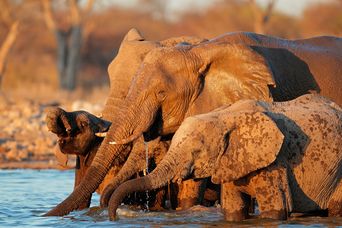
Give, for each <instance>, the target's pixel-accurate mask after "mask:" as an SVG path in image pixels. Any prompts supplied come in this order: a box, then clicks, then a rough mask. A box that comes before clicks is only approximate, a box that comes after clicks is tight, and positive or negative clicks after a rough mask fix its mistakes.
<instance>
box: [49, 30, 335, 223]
mask: <svg viewBox="0 0 342 228" xmlns="http://www.w3.org/2000/svg"><path fill="white" fill-rule="evenodd" d="M108 73H109V78H110V94H109V97H108V99H107V102H106V104H105V107H104V110H103V112H102V117H101V118H100V117H96V116H94V115H92V114H90V113H88V112H85V111H75V112H67V111H65V110H63V109H61V108H57V107H51V108H49V109H47V111H46V112H47V117H46V122H47V126H48V128H49V130H50V131H52V132H53V133H55V134H56V135H57V136H58V146H59V151H57V158H58V159H59V160H60V162H61V163H66V161H67V155H69V154H74V155H76V156H77V164H76V171H75V187H74V190H73V192H72V193H71V194H70V195H69V196H68V197H67V198H66V199H65V200H64V201H63V202H61V203H60V204H58V205H57V206H56V207H55V208H53V209H51V210H50V211H49V212H47V213H46V214H45V215H46V216H62V215H66V214H68V213H70V212H71V211H73V210H80V209H84V208H86V207H89V205H90V200H91V196H92V193H93V192H95V191H97V192H98V193H100V194H101V198H100V204H101V206H102V207H108V211H109V217H110V219H116V209H117V208H118V206H119V205H120V204H121V203H122V202H123V201H124V200H125V199H126V201H127V198H125V197H126V196H127V195H128V194H130V193H135V192H144V191H146V190H155V192H156V194H155V200H154V202H153V205H152V206H153V208H156V209H157V208H162V207H167V205H166V204H165V195H167V194H166V192H167V193H168V195H169V200H171V198H172V199H173V200H172V202H171V207H172V208H173V209H175V208H180V209H186V208H189V207H191V206H193V205H195V204H198V203H203V202H204V200H205V198H206V197H207V196H208V194H207V193H208V192H211V193H212V195H213V196H212V197H209V198H211V199H210V200H212V201H215V199H216V197H217V196H219V195H220V204H221V207H222V211H223V214H224V217H225V219H226V220H227V221H240V220H243V219H246V218H248V212H249V211H251V209H253V208H250V207H251V204H250V200H251V198H255V199H256V201H257V203H258V206H259V211H260V217H263V218H273V219H287V217H288V216H290V215H291V213H292V212H301V213H311V212H317V211H319V212H322V213H324V214H326V213H327V214H328V215H329V216H342V184H341V176H342V164H341V158H342V109H341V107H340V106H341V105H342V90H341V88H342V38H337V37H328V36H322V37H314V38H309V39H302V40H285V39H280V38H276V37H271V36H264V35H259V34H255V33H248V32H236V33H228V34H224V35H221V36H219V37H217V38H214V39H211V40H207V39H201V38H197V37H176V38H170V39H167V40H163V41H147V40H145V38H144V37H143V36H142V35H141V34H140V33H139V31H137V30H136V29H131V30H130V31H129V32H128V33H127V34H126V36H125V38H124V39H123V41H122V43H121V46H120V49H119V52H118V54H117V56H116V57H115V58H114V60H113V61H112V62H111V64H110V65H109V68H108ZM146 148H148V150H147V151H148V158H149V161H153V163H154V164H155V169H153V170H152V169H151V167H147V169H149V168H150V169H151V170H150V171H151V172H149V173H147V175H145V176H143V177H139V178H133V179H132V177H133V176H134V175H136V173H139V172H141V171H143V170H144V169H146V156H147V155H146ZM149 163H152V162H149ZM209 182H210V183H211V184H215V185H216V186H220V189H219V190H220V191H213V190H211V191H210V189H209V186H208V183H209ZM168 183H174V184H172V186H175V187H174V189H173V190H174V191H172V189H171V191H170V188H167V187H166V186H168ZM171 193H172V194H173V195H172V194H171ZM171 196H172V197H171ZM207 198H208V197H207Z"/></svg>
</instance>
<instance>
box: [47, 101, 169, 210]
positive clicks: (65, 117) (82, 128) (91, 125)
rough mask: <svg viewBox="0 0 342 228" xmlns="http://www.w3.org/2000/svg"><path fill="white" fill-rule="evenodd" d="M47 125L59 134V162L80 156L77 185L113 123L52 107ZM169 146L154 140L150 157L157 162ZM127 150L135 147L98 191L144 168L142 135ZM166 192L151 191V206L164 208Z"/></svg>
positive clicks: (65, 161) (82, 206) (84, 203)
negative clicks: (163, 200) (72, 156)
mask: <svg viewBox="0 0 342 228" xmlns="http://www.w3.org/2000/svg"><path fill="white" fill-rule="evenodd" d="M46 124H47V127H48V129H49V130H50V131H51V132H53V133H55V134H56V135H57V136H58V140H57V142H58V145H57V146H58V147H57V148H56V152H55V155H56V157H57V160H58V162H59V163H60V164H61V165H62V166H65V165H66V164H67V161H68V155H76V156H77V158H76V170H75V187H76V186H78V185H79V183H80V182H81V181H82V179H83V177H84V175H85V173H86V171H87V170H88V168H89V166H90V165H91V163H92V161H93V158H94V157H95V155H96V153H97V149H98V147H99V146H100V145H101V143H102V141H103V136H104V135H105V134H106V132H107V131H108V129H109V127H110V125H111V123H110V122H109V121H106V120H104V119H101V118H98V117H96V116H94V115H92V114H90V113H88V112H86V111H74V112H67V111H65V110H63V109H61V108H58V107H51V108H48V109H47V110H46ZM168 146H169V145H168V143H167V142H161V141H160V139H159V138H157V139H155V140H152V141H151V142H149V143H148V152H149V157H154V158H155V160H156V162H159V161H160V160H161V158H162V157H163V156H164V155H165V154H166V151H167V149H168ZM127 149H128V150H132V152H133V153H132V154H133V155H135V156H129V158H128V162H126V163H125V165H124V166H123V167H124V168H123V169H122V170H120V168H122V166H120V165H117V166H113V167H112V168H111V170H110V171H109V172H108V173H107V175H106V177H105V178H104V180H103V181H102V182H101V184H100V185H99V187H98V189H97V190H96V191H97V192H98V193H99V194H102V193H103V190H104V189H105V187H106V186H107V185H116V184H120V183H122V182H123V181H124V180H127V179H129V178H130V177H131V176H133V175H134V174H136V173H138V172H139V171H141V170H143V169H145V167H146V161H145V145H144V143H143V140H142V137H141V138H139V141H138V143H135V145H134V146H132V148H131V147H128V148H127ZM140 151H144V153H141V152H140ZM142 156H143V157H142ZM130 163H132V166H133V167H132V168H125V166H127V165H129V164H130ZM164 192H165V191H163V189H161V190H160V191H158V193H157V196H154V195H153V194H151V193H150V195H151V196H150V197H151V199H153V198H156V199H155V200H154V201H153V200H151V199H150V200H149V202H150V205H149V206H150V208H154V209H160V208H161V206H162V205H163V202H162V201H161V200H162V198H163V197H164ZM158 197H159V198H158ZM90 200H91V197H89V198H87V199H86V200H84V201H83V202H82V203H81V204H80V206H79V207H78V208H77V209H79V210H80V209H84V208H87V207H89V205H90ZM132 201H133V202H132V203H135V204H138V202H139V203H140V201H141V199H135V201H134V200H132ZM136 201H138V202H136Z"/></svg>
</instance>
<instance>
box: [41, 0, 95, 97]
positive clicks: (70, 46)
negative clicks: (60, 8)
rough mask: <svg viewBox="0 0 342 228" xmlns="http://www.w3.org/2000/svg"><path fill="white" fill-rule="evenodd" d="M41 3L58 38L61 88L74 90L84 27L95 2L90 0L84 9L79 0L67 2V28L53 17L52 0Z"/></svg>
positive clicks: (43, 0) (48, 25)
mask: <svg viewBox="0 0 342 228" xmlns="http://www.w3.org/2000/svg"><path fill="white" fill-rule="evenodd" d="M41 3H42V6H43V12H44V19H45V23H46V25H47V27H48V28H49V29H50V31H51V32H53V33H54V35H55V38H56V43H57V69H58V77H59V87H60V88H61V89H66V90H69V91H71V90H74V89H75V87H76V76H77V72H78V66H79V64H80V51H81V47H82V40H83V35H82V31H83V25H84V22H85V21H86V17H87V16H88V15H89V13H90V11H91V9H92V7H93V3H94V0H88V1H87V3H86V5H85V7H84V8H82V7H81V6H80V4H79V3H78V1H77V0H68V1H67V6H68V7H67V9H68V13H69V14H68V16H69V17H70V22H69V23H70V25H69V26H68V27H67V28H65V26H62V25H60V24H58V20H57V19H56V17H55V16H54V15H53V1H52V0H41ZM59 3H60V2H59ZM54 9H56V7H55V8H54Z"/></svg>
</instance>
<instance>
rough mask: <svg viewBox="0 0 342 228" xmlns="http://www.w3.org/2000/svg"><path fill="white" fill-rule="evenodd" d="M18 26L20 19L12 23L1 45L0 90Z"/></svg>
mask: <svg viewBox="0 0 342 228" xmlns="http://www.w3.org/2000/svg"><path fill="white" fill-rule="evenodd" d="M18 27H19V22H18V21H16V22H14V23H13V24H12V25H11V27H10V30H9V32H8V34H7V36H6V38H5V41H4V42H3V43H2V45H1V47H0V90H1V86H2V80H3V76H4V74H5V70H6V62H7V59H8V54H9V52H10V50H11V48H12V46H13V44H14V42H15V40H16V38H17V35H18Z"/></svg>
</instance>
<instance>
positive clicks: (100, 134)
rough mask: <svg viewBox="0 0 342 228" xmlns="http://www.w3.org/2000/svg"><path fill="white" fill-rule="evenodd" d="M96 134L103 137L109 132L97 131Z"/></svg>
mask: <svg viewBox="0 0 342 228" xmlns="http://www.w3.org/2000/svg"><path fill="white" fill-rule="evenodd" d="M95 135H96V136H97V137H102V138H104V137H106V136H107V132H96V133H95Z"/></svg>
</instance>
